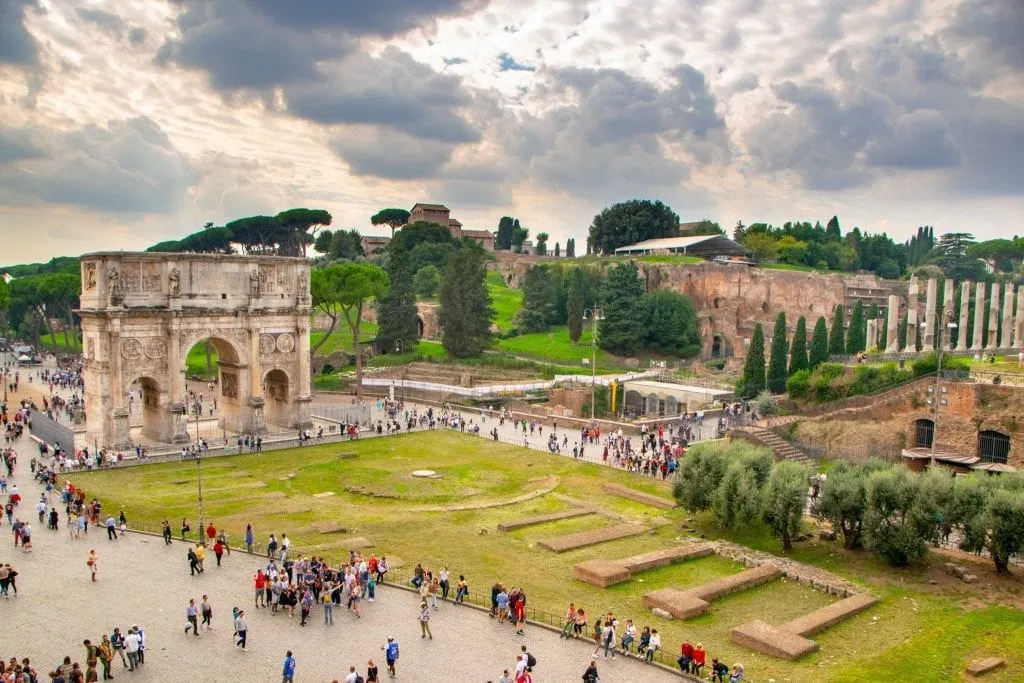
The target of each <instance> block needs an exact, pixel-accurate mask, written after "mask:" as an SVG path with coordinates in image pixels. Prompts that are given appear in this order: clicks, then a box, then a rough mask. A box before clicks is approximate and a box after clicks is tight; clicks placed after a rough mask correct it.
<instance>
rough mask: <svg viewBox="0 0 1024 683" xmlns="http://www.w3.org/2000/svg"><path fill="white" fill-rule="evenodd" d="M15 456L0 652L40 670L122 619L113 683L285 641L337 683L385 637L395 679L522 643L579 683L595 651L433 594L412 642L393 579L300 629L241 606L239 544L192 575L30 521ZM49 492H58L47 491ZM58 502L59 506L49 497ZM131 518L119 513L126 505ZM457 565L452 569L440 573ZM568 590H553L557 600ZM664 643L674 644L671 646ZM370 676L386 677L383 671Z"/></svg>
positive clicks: (201, 676)
mask: <svg viewBox="0 0 1024 683" xmlns="http://www.w3.org/2000/svg"><path fill="white" fill-rule="evenodd" d="M16 446H17V449H18V452H19V453H20V454H21V462H20V463H19V466H18V472H17V473H16V476H14V477H13V478H12V480H13V481H15V482H17V483H18V484H19V485H20V486H21V489H22V492H23V501H24V502H23V504H22V506H21V508H20V513H21V515H23V516H30V517H31V520H32V522H33V530H34V531H33V545H34V549H33V551H32V552H31V553H28V554H25V553H22V551H21V549H20V548H19V549H17V550H16V549H15V548H14V546H13V542H12V541H13V539H12V537H11V536H10V527H9V526H7V525H4V526H3V527H0V528H2V529H3V531H4V533H3V534H2V535H0V562H9V563H10V564H11V565H12V566H13V567H15V568H16V569H17V570H18V572H19V576H18V589H19V595H18V596H17V597H11V598H10V599H8V600H0V619H2V620H3V622H4V625H5V628H3V629H2V630H0V657H4V658H10V657H11V656H17V657H18V658H19V659H20V658H21V657H29V658H31V660H32V662H33V664H34V666H35V667H36V668H37V669H38V671H39V672H40V673H41V674H44V676H45V672H47V671H50V670H51V669H53V668H54V667H55V666H56V665H57V664H59V663H60V661H61V660H62V659H63V657H64V656H65V655H71V657H72V659H73V661H79V662H82V663H83V665H84V649H83V647H82V641H83V640H84V639H86V638H89V639H92V641H93V642H99V640H100V638H101V636H102V634H104V633H106V634H109V633H111V631H112V630H113V628H114V627H115V626H118V627H120V628H121V630H122V631H126V630H127V629H128V627H130V626H131V625H132V624H135V623H138V624H140V625H142V627H143V628H144V629H145V632H146V641H147V653H146V664H145V665H144V666H142V667H141V668H140V669H139V670H138V671H136V672H134V673H129V672H128V671H127V670H126V669H124V668H123V667H122V665H121V664H120V663H116V664H115V667H114V671H113V673H114V676H115V677H117V679H118V680H125V679H127V680H137V681H159V682H164V681H172V680H175V681H177V680H188V681H272V680H280V671H281V661H282V660H283V658H284V654H285V651H286V650H289V649H290V650H292V651H293V653H294V655H295V657H296V659H297V660H298V667H297V672H296V680H297V681H331V680H332V679H338V680H343V679H344V677H345V676H346V675H347V674H348V668H349V666H350V665H355V666H357V667H358V670H359V671H360V673H361V674H363V675H364V676H365V673H366V662H367V659H369V658H370V657H372V658H373V659H374V660H375V661H376V662H377V663H378V665H379V666H380V669H381V672H382V674H384V661H383V660H384V658H383V652H381V649H380V648H381V645H383V643H384V642H385V640H386V638H387V636H394V637H395V638H397V640H398V642H399V643H400V645H401V657H400V659H399V663H398V679H397V680H430V681H438V682H449V681H451V682H453V683H454V682H462V681H479V682H481V683H482V682H483V681H488V680H491V681H497V679H498V677H499V676H500V675H501V672H502V669H503V668H508V669H510V670H511V669H513V668H514V665H515V657H516V654H517V653H518V652H519V647H520V645H522V644H526V645H527V646H528V647H529V648H530V650H531V652H533V654H534V656H535V657H536V658H537V660H538V666H537V668H536V670H535V671H534V680H535V681H537V682H538V683H541V682H542V681H578V680H580V677H581V675H582V673H583V670H584V669H585V668H586V666H587V664H588V663H589V662H590V659H591V655H592V654H593V649H592V648H591V646H590V645H589V644H587V643H585V642H582V641H580V642H565V641H562V640H560V639H559V637H558V635H557V634H556V633H553V632H551V631H548V630H546V629H542V628H540V627H537V626H533V625H528V626H527V627H526V636H525V637H519V636H516V635H514V631H513V629H512V628H511V627H510V626H508V625H503V626H499V625H498V624H497V623H496V622H495V621H494V620H492V619H490V618H489V617H488V616H487V614H486V613H484V612H482V611H479V610H476V609H473V608H470V607H455V606H454V605H451V604H450V603H445V604H443V605H442V606H441V608H440V609H439V610H437V611H436V612H435V613H434V615H433V617H434V618H433V620H432V621H431V629H432V630H433V633H434V639H433V640H423V639H421V638H420V627H419V624H418V623H417V616H418V609H417V601H418V596H416V595H415V594H413V593H411V592H408V591H404V590H400V589H397V588H391V587H386V586H385V587H379V588H378V593H377V600H376V601H375V602H373V603H370V602H368V601H364V602H363V604H362V618H360V619H356V618H355V617H354V615H353V614H352V613H350V612H348V611H346V610H345V609H337V608H336V609H335V614H334V620H335V622H334V625H333V626H326V625H324V623H323V615H322V612H321V610H320V608H319V607H314V609H313V614H312V615H311V621H310V623H308V624H307V625H306V626H305V627H304V628H303V627H300V626H299V617H298V616H296V617H294V618H289V617H288V616H286V615H284V614H278V615H276V616H271V614H270V610H269V609H259V610H257V609H255V608H254V607H253V600H252V590H251V577H252V575H253V574H254V572H255V570H256V568H257V567H258V566H260V565H261V564H262V563H261V562H260V559H259V558H257V557H254V556H248V555H244V554H241V553H238V552H236V553H234V554H232V555H230V556H227V555H225V558H224V563H223V566H222V567H219V568H218V567H217V566H216V559H215V558H214V557H213V554H212V553H210V554H209V555H208V557H207V560H206V565H207V567H206V572H205V573H204V574H202V575H199V576H196V577H192V576H190V575H189V573H188V565H187V562H186V559H185V552H186V546H185V544H183V543H181V542H179V541H175V542H174V543H173V544H172V545H170V546H167V545H165V544H164V542H163V539H161V538H159V537H155V536H149V535H145V534H138V533H129V534H128V535H127V536H125V537H123V538H120V539H118V540H117V541H110V540H108V539H107V538H106V532H105V530H103V529H92V530H90V531H89V533H88V535H87V536H83V537H82V538H81V539H79V540H73V539H71V538H70V537H69V535H68V533H67V530H66V528H65V526H64V522H65V518H64V514H63V511H62V513H61V529H60V530H59V531H56V532H54V531H49V530H47V529H46V528H45V525H39V524H36V523H35V522H36V521H37V520H36V517H35V516H34V514H33V510H34V505H35V502H36V501H37V500H38V496H39V492H40V490H41V488H40V487H39V486H38V485H36V484H35V483H34V482H30V480H29V471H28V460H29V459H30V457H31V455H32V454H34V453H35V452H36V450H35V448H34V446H33V444H31V443H30V442H28V441H27V440H23V441H22V442H21V443H19V444H17V445H16ZM54 500H55V501H56V497H54ZM58 510H62V508H61V506H60V505H59V503H58ZM127 514H128V517H129V520H130V519H131V511H130V510H128V511H127ZM91 548H95V549H96V550H97V552H98V553H99V558H100V560H99V580H98V581H97V582H96V583H92V582H91V581H90V578H89V569H88V567H87V566H86V563H85V560H86V556H87V555H88V553H89V550H90V549H91ZM452 571H453V574H454V575H457V574H458V567H457V566H455V567H453V568H452ZM495 578H496V577H474V576H471V577H469V579H470V590H471V591H472V592H474V593H476V594H477V595H478V596H479V594H480V592H481V591H489V590H490V585H491V582H492V581H493V580H494V579H495ZM204 593H205V594H208V595H209V596H210V600H211V603H212V605H213V608H214V615H213V630H212V631H211V632H206V631H203V632H202V633H201V635H200V637H199V638H196V637H194V636H192V635H186V634H185V633H184V626H185V607H186V605H187V604H188V600H189V598H195V599H196V602H197V603H198V602H199V601H200V600H201V599H202V596H203V594H204ZM570 599H572V596H565V601H566V602H568V601H569V600H570ZM234 606H238V607H241V608H243V609H245V610H246V616H247V618H248V624H249V649H248V651H247V652H242V651H240V650H239V649H238V648H236V647H235V646H234V643H233V638H232V626H231V608H232V607H234ZM671 647H672V648H673V649H674V647H675V646H671ZM598 669H599V671H600V674H601V680H602V681H622V682H634V681H635V682H637V683H640V682H641V681H642V682H643V683H658V682H660V681H670V680H678V676H676V675H674V674H672V673H670V672H669V671H666V670H663V669H660V668H657V667H653V666H648V665H645V664H643V663H641V662H638V661H637V660H635V659H633V658H623V657H621V656H620V657H619V658H618V659H616V660H614V661H610V660H609V661H606V660H604V659H603V658H602V659H601V660H600V661H599V662H598ZM382 680H388V678H387V676H386V674H384V677H383V678H382Z"/></svg>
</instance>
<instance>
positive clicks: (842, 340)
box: [828, 304, 846, 356]
mask: <svg viewBox="0 0 1024 683" xmlns="http://www.w3.org/2000/svg"><path fill="white" fill-rule="evenodd" d="M845 326H846V322H845V320H844V316H843V305H842V304H836V310H835V313H834V314H833V317H832V330H831V334H829V338H828V353H829V355H830V356H832V355H835V356H841V355H843V354H844V353H846V330H845V329H844V328H845Z"/></svg>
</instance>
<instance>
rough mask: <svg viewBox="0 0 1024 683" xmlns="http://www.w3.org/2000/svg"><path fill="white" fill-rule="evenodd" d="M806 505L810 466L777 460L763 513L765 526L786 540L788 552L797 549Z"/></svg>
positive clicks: (786, 550) (783, 540)
mask: <svg viewBox="0 0 1024 683" xmlns="http://www.w3.org/2000/svg"><path fill="white" fill-rule="evenodd" d="M806 505H807V469H806V468H805V467H804V466H803V465H801V464H799V463H797V462H793V461H792V460H783V461H781V462H779V463H777V464H776V465H775V467H773V468H772V473H771V477H770V478H769V479H768V488H767V490H766V491H765V496H764V503H763V505H762V510H763V512H762V517H763V519H764V523H765V526H767V527H768V528H769V529H771V531H772V533H773V534H775V535H776V536H777V537H778V538H779V539H780V540H781V541H782V550H783V551H784V552H789V551H790V550H792V549H793V538H794V537H796V536H797V535H798V534H799V533H800V521H801V520H802V519H803V516H804V508H805V507H806Z"/></svg>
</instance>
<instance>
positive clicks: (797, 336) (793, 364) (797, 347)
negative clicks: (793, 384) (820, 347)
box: [789, 316, 808, 375]
mask: <svg viewBox="0 0 1024 683" xmlns="http://www.w3.org/2000/svg"><path fill="white" fill-rule="evenodd" d="M807 367H808V365H807V319H806V318H805V317H803V316H800V319H799V320H797V321H796V331H795V332H794V333H793V345H792V350H791V352H790V356H789V374H790V375H792V374H793V373H794V372H799V371H800V370H806V369H807Z"/></svg>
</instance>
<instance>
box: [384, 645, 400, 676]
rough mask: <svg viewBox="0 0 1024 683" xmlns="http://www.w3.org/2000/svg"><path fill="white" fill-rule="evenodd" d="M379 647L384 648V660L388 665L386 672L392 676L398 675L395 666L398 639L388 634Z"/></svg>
mask: <svg viewBox="0 0 1024 683" xmlns="http://www.w3.org/2000/svg"><path fill="white" fill-rule="evenodd" d="M380 649H382V650H384V661H385V662H386V663H387V665H388V673H389V674H391V677H392V678H394V677H395V676H397V675H398V672H397V670H396V666H397V663H398V641H397V640H395V639H394V638H393V637H391V636H388V642H387V643H385V644H384V645H383V646H382V647H381V648H380Z"/></svg>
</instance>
